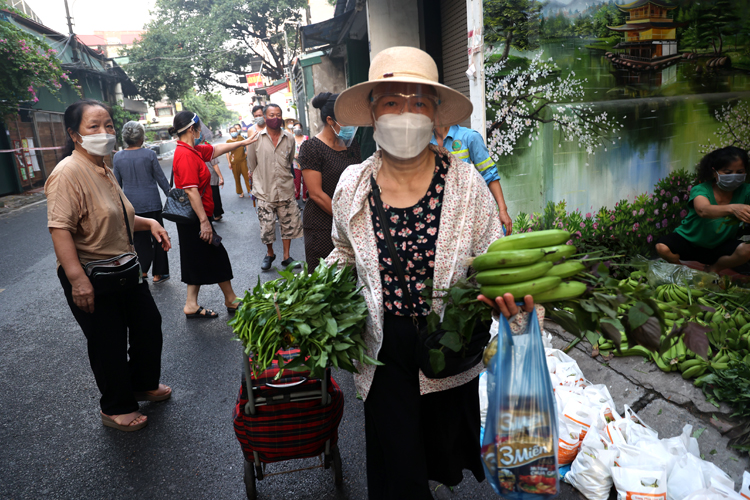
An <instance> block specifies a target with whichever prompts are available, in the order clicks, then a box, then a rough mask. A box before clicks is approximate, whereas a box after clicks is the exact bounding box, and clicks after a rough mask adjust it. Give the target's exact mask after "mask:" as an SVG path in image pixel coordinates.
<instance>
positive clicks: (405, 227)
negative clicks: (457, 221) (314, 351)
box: [370, 155, 450, 316]
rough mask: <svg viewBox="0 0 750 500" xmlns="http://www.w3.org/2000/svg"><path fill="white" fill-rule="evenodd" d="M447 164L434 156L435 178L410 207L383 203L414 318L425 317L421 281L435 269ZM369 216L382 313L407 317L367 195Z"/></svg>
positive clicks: (392, 268) (386, 246) (428, 311)
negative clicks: (380, 292) (376, 248)
mask: <svg viewBox="0 0 750 500" xmlns="http://www.w3.org/2000/svg"><path fill="white" fill-rule="evenodd" d="M449 165H450V161H449V160H447V159H443V158H441V157H440V156H438V155H435V175H434V176H433V178H432V182H431V183H430V187H429V188H428V189H427V193H425V195H424V197H423V198H422V199H421V200H419V202H418V203H417V204H416V205H414V206H413V207H409V208H394V207H391V206H389V205H388V204H387V203H385V202H384V203H383V208H384V209H385V213H386V215H388V216H389V217H390V220H389V221H388V224H389V227H390V230H391V238H393V244H394V245H395V246H396V250H397V251H398V253H399V258H400V259H401V268H402V269H403V270H404V274H405V275H406V279H407V281H409V293H410V294H411V297H412V301H413V302H414V304H413V306H412V309H413V311H414V312H415V313H416V314H417V315H418V316H427V315H428V314H429V313H430V306H429V305H428V304H427V303H426V302H425V300H424V298H423V297H422V296H421V292H422V290H424V288H425V281H427V280H428V279H432V276H433V273H434V269H435V247H436V246H437V238H438V229H439V228H440V212H441V209H442V206H443V192H444V187H445V175H446V174H447V173H448V166H449ZM370 214H371V217H372V225H373V227H374V228H375V235H376V239H377V243H378V256H379V260H380V279H381V281H382V284H383V305H384V306H385V310H386V312H389V313H391V314H396V315H399V316H409V315H410V312H409V309H408V308H407V307H406V306H405V305H404V303H403V292H402V291H401V285H400V284H399V282H398V273H397V272H396V269H395V268H394V267H393V262H392V261H391V256H390V252H389V251H388V245H387V244H386V242H385V238H384V237H383V229H382V227H381V225H380V220H379V219H378V215H377V211H376V209H375V200H374V198H373V196H372V195H370Z"/></svg>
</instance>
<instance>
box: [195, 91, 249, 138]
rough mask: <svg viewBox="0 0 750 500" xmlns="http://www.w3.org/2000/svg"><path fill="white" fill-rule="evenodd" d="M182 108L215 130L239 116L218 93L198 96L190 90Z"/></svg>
mask: <svg viewBox="0 0 750 500" xmlns="http://www.w3.org/2000/svg"><path fill="white" fill-rule="evenodd" d="M182 107H183V109H187V110H189V111H192V112H193V113H196V114H197V115H198V116H200V118H201V121H202V122H203V123H205V124H206V125H207V126H208V127H209V128H210V129H213V130H216V129H217V128H220V127H221V126H222V124H224V123H227V122H229V121H235V120H236V119H237V117H238V116H239V115H238V114H237V113H236V112H233V111H230V110H229V109H227V106H226V104H225V103H224V100H223V99H222V98H221V95H219V93H218V92H213V93H212V92H208V93H205V94H197V93H195V91H193V90H190V91H189V92H188V93H187V94H186V95H185V96H184V97H183V98H182Z"/></svg>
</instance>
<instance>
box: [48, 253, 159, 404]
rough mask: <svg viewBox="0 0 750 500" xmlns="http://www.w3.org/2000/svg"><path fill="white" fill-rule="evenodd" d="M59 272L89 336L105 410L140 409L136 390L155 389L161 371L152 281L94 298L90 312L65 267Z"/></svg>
mask: <svg viewBox="0 0 750 500" xmlns="http://www.w3.org/2000/svg"><path fill="white" fill-rule="evenodd" d="M57 276H58V277H59V278H60V283H61V284H62V287H63V291H64V292H65V298H66V299H67V300H68V305H69V306H70V310H71V311H72V312H73V316H74V317H75V319H76V321H77V322H78V324H79V325H80V326H81V329H82V330H83V334H84V335H85V336H86V340H87V345H88V354H89V362H90V363H91V370H92V371H93V372H94V378H95V379H96V385H97V386H98V387H99V391H100V392H101V393H102V397H101V399H100V400H99V402H100V405H101V410H102V411H103V412H104V413H105V414H107V415H121V414H124V413H130V412H134V411H136V410H138V402H137V401H136V400H135V398H134V397H133V392H142V391H151V390H154V389H157V388H158V387H159V376H160V373H161V347H162V334H161V314H160V313H159V309H157V307H156V303H154V299H153V297H151V292H150V291H149V289H148V285H147V284H146V282H143V283H142V284H140V285H138V286H136V287H135V288H134V289H132V290H129V291H127V292H122V293H117V294H112V295H108V296H104V297H96V298H95V299H94V312H93V313H91V314H89V313H86V312H83V311H82V310H81V309H80V308H79V307H78V306H77V305H75V303H74V302H73V295H72V287H71V285H70V281H68V278H67V276H66V275H65V271H64V270H63V268H62V266H60V267H59V268H58V270H57ZM128 344H129V346H128Z"/></svg>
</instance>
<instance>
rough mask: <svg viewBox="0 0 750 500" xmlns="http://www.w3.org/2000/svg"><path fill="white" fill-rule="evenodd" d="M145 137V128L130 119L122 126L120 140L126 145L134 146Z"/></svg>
mask: <svg viewBox="0 0 750 500" xmlns="http://www.w3.org/2000/svg"><path fill="white" fill-rule="evenodd" d="M145 138H146V129H144V128H143V125H141V124H140V123H138V122H133V121H130V122H128V123H126V124H125V125H123V126H122V140H123V141H124V142H125V144H127V145H128V146H135V145H136V144H139V143H141V142H143V140H144V139H145Z"/></svg>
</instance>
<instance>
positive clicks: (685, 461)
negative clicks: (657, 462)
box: [667, 447, 706, 500]
mask: <svg viewBox="0 0 750 500" xmlns="http://www.w3.org/2000/svg"><path fill="white" fill-rule="evenodd" d="M683 448H684V447H683ZM705 488H706V483H705V481H703V473H702V472H701V459H700V458H697V457H695V456H693V455H692V454H690V453H687V452H685V453H684V454H683V455H682V456H681V457H680V458H678V459H677V461H676V462H675V464H674V467H673V468H672V472H671V473H670V474H669V476H667V500H683V499H684V498H685V497H687V496H688V495H690V494H691V493H693V492H694V491H698V490H702V489H705Z"/></svg>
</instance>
